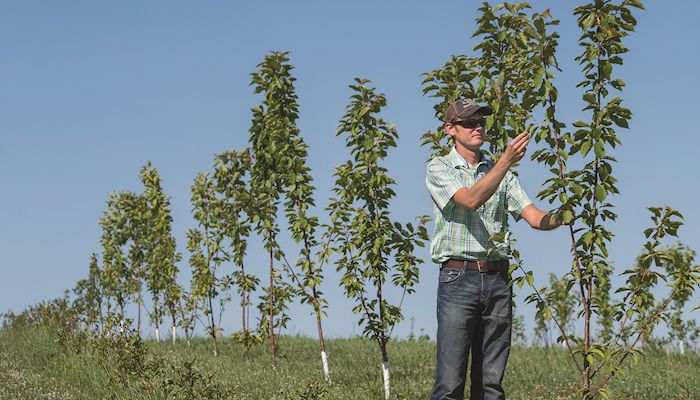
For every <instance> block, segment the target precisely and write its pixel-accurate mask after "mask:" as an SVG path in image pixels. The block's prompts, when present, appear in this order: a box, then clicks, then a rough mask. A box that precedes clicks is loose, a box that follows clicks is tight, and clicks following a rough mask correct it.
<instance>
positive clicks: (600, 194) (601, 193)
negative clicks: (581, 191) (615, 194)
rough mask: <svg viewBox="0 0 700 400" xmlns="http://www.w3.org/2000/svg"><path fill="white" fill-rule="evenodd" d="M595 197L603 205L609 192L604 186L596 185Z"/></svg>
mask: <svg viewBox="0 0 700 400" xmlns="http://www.w3.org/2000/svg"><path fill="white" fill-rule="evenodd" d="M595 196H596V199H597V200H598V202H600V203H602V202H604V201H605V198H606V197H607V196H608V191H607V190H605V188H604V187H603V185H595Z"/></svg>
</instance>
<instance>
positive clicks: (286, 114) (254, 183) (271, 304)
mask: <svg viewBox="0 0 700 400" xmlns="http://www.w3.org/2000/svg"><path fill="white" fill-rule="evenodd" d="M288 61H289V59H288V57H287V53H282V52H272V53H271V54H268V55H266V56H265V58H264V59H263V61H262V62H261V63H260V64H258V71H256V72H254V73H253V74H252V79H251V85H252V86H253V87H254V89H255V93H262V94H263V96H264V99H263V101H262V104H261V105H260V106H257V107H254V108H253V109H252V112H253V121H252V124H251V127H250V136H249V142H250V146H251V156H252V162H251V168H250V192H251V196H252V198H254V199H255V205H254V206H253V207H251V208H250V210H249V215H250V217H251V219H252V221H253V223H255V230H256V232H257V233H258V234H259V235H260V236H262V237H263V240H264V243H265V249H266V250H267V251H268V252H269V254H270V263H269V276H270V280H269V286H268V287H267V288H266V289H265V295H263V296H262V299H263V300H266V301H267V304H266V305H264V304H261V305H260V306H259V308H260V310H261V311H262V312H264V313H265V314H264V316H261V320H260V323H261V326H263V327H267V329H266V331H267V334H268V335H269V337H270V350H271V355H272V364H273V365H274V364H275V358H276V355H277V347H276V343H275V328H277V329H280V330H281V329H282V328H283V327H284V326H285V325H286V322H287V320H288V318H289V317H288V316H286V315H282V316H280V318H278V321H277V322H275V315H276V314H278V313H283V312H284V310H285V309H286V303H287V302H288V301H289V300H290V297H291V296H292V295H293V294H294V292H293V291H292V290H290V288H289V285H288V284H286V283H285V282H283V281H282V278H281V276H280V274H279V272H278V270H277V269H276V268H275V266H274V260H277V261H279V260H280V259H281V258H282V251H281V250H280V247H279V245H278V243H277V235H278V234H279V226H278V224H277V212H278V207H279V201H280V197H281V195H282V194H283V193H285V192H286V191H287V187H288V186H289V172H288V169H289V168H290V166H291V164H292V159H291V157H290V154H289V153H290V150H291V149H292V148H293V146H294V144H295V143H296V140H297V138H298V135H299V129H298V128H297V126H296V120H297V118H298V115H299V111H298V108H299V106H298V104H297V96H296V92H295V89H294V81H295V78H294V77H293V76H291V74H290V71H291V69H292V66H291V65H290V64H289V62H288Z"/></svg>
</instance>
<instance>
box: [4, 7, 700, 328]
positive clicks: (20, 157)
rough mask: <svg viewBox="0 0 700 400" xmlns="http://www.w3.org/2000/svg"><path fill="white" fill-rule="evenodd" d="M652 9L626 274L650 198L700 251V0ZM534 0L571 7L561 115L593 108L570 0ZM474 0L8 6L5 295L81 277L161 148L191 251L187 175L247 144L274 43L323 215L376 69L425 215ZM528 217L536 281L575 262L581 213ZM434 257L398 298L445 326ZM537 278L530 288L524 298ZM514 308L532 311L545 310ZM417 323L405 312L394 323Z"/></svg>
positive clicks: (634, 60)
mask: <svg viewBox="0 0 700 400" xmlns="http://www.w3.org/2000/svg"><path fill="white" fill-rule="evenodd" d="M431 4H432V3H431ZM646 6H647V11H644V12H638V13H637V15H638V20H639V25H638V28H637V32H636V33H634V34H632V36H631V37H630V38H628V39H627V40H626V44H627V45H628V47H629V48H630V50H631V52H630V53H629V54H627V55H625V65H624V66H623V67H622V68H620V69H617V70H616V71H615V74H617V75H618V76H619V77H621V78H623V79H624V80H626V82H627V88H626V89H625V91H624V92H623V94H622V96H623V98H624V99H625V102H626V104H627V106H628V107H630V108H631V110H632V111H633V113H634V117H633V119H632V121H631V129H629V130H627V131H624V130H621V131H620V132H619V133H620V136H621V138H622V140H623V145H622V146H621V147H620V148H618V149H617V150H616V151H615V153H614V155H615V156H616V157H617V159H618V161H619V163H618V164H617V165H616V169H615V175H616V176H617V177H618V178H619V180H620V185H619V187H620V190H621V194H620V195H619V196H615V197H613V198H612V201H613V202H614V203H615V204H616V205H617V212H618V213H619V220H618V222H617V223H616V224H614V225H612V226H611V228H612V230H613V231H614V232H615V233H616V237H615V239H614V242H613V245H612V246H610V247H611V259H612V260H613V261H614V263H615V266H616V267H617V271H618V272H620V271H622V270H623V269H624V268H625V267H627V266H629V265H630V264H631V263H632V262H633V261H634V258H635V256H636V254H638V252H639V250H640V247H641V245H642V243H643V241H644V238H643V235H642V230H643V229H644V228H645V227H647V226H648V224H649V216H648V215H649V214H648V212H647V211H646V207H647V206H658V205H664V204H668V205H671V206H672V207H674V208H677V209H678V210H680V211H681V212H682V213H683V214H684V215H685V217H686V224H687V225H686V226H685V227H684V228H682V229H681V231H680V236H681V240H683V241H684V242H685V243H687V244H689V245H690V246H692V247H693V248H696V249H700V211H699V209H698V207H697V205H694V204H695V203H696V201H697V200H696V199H697V197H698V196H699V195H700V193H699V190H698V186H697V182H698V178H697V171H698V169H697V167H696V166H695V165H694V164H693V162H694V161H695V160H696V159H697V148H698V147H699V146H700V139H699V138H698V127H697V116H698V115H699V114H700V112H699V111H698V105H699V104H698V101H697V94H698V93H700V83H699V80H698V78H697V72H696V71H697V65H698V64H699V63H700V60H699V59H698V55H697V51H696V49H697V47H698V46H697V38H698V37H700V31H699V28H698V23H697V15H699V14H700V5H698V3H697V2H691V1H674V2H662V1H659V0H656V1H647V2H646ZM533 7H534V9H536V10H541V9H543V8H545V7H551V8H552V12H553V14H554V15H555V17H557V18H559V19H561V21H562V23H561V25H560V27H559V28H558V30H559V33H560V35H561V40H560V50H559V53H558V54H559V59H560V62H561V66H562V68H563V69H564V71H563V72H562V73H560V78H559V80H558V85H559V89H560V102H559V108H560V111H561V117H562V118H561V119H563V120H565V121H572V120H574V119H585V118H586V115H585V114H582V113H580V111H579V110H580V108H582V102H581V100H580V91H579V90H577V89H576V88H575V84H576V82H577V81H578V79H579V75H580V74H579V72H578V71H579V67H578V66H577V65H576V64H575V63H574V61H573V59H574V57H575V56H576V55H577V53H578V51H579V49H578V47H577V45H576V39H577V37H578V30H577V27H576V26H575V20H574V19H573V17H572V15H571V10H572V8H573V2H561V1H557V2H554V1H549V2H545V1H535V2H533ZM476 9H477V2H467V1H443V2H440V4H439V6H435V5H432V6H431V5H430V4H429V3H428V2H416V1H408V2H407V1H383V2H376V1H373V2H372V1H354V2H328V1H305V2H289V1H268V2H258V3H255V2H217V1H210V2H196V3H194V2H184V1H149V2H140V1H138V2H137V1H123V2H93V1H71V2H27V1H4V2H2V3H0V51H1V52H2V63H0V81H1V82H2V83H1V84H0V88H1V92H2V95H0V135H2V136H1V137H2V144H1V145H0V186H1V189H0V190H1V193H2V195H1V196H0V268H2V279H0V310H1V311H5V310H8V309H11V310H14V311H18V310H20V309H22V308H23V307H25V306H26V305H29V304H33V303H36V302H38V301H41V300H44V299H50V298H54V297H57V296H60V295H61V294H62V292H63V290H65V289H69V288H72V287H73V285H74V284H75V282H76V281H77V280H78V279H80V278H83V277H84V276H85V275H86V273H87V268H88V261H89V256H90V254H91V253H93V252H99V251H100V245H99V237H100V229H99V225H98V220H99V218H100V216H101V213H102V210H103V209H104V207H105V200H106V199H107V196H108V193H109V192H111V191H119V190H136V191H140V190H141V187H140V183H139V180H138V171H139V169H140V167H141V166H142V165H143V164H145V163H146V162H147V161H148V160H151V161H152V162H153V163H154V164H155V166H156V167H157V168H158V169H159V171H160V173H161V176H162V179H163V186H164V188H165V190H166V192H167V193H168V194H169V195H170V196H172V208H173V211H174V220H175V222H174V234H175V236H176V238H177V241H178V249H179V250H180V251H183V253H184V252H185V232H186V231H187V229H188V228H190V227H192V226H193V220H192V217H191V213H190V209H191V206H190V203H189V198H190V193H189V188H190V185H191V184H192V182H193V180H194V177H195V176H196V174H197V173H198V172H203V171H206V170H208V169H209V168H210V166H211V162H212V156H213V154H214V153H216V152H221V151H223V150H226V149H228V148H231V147H233V148H238V149H240V148H243V147H245V146H246V145H247V135H248V133H247V130H248V127H249V125H250V107H252V106H254V105H256V104H258V103H259V101H260V99H259V97H258V96H256V95H254V94H253V93H252V90H251V88H250V87H249V86H248V83H249V78H250V75H249V74H250V73H251V72H253V71H254V70H255V67H256V65H257V64H258V63H259V62H260V61H261V60H262V58H263V56H264V55H265V54H266V53H267V52H269V51H271V50H280V51H290V52H291V55H290V57H291V62H292V63H293V65H294V66H295V69H294V71H293V73H294V75H295V76H296V77H297V78H298V81H297V92H298V95H299V102H300V105H301V114H300V118H299V121H298V124H299V127H300V128H301V132H302V135H303V137H304V139H305V140H306V142H307V143H308V144H309V146H310V150H309V151H310V154H309V165H310V167H311V168H312V172H313V176H314V178H315V184H316V186H317V193H316V198H317V204H318V208H317V210H316V211H317V212H318V215H319V216H320V218H321V220H322V221H324V222H325V221H327V216H326V213H325V211H324V210H323V208H324V207H325V205H326V204H327V201H328V200H327V199H328V196H329V194H330V189H331V187H332V184H333V179H332V174H333V169H334V167H335V166H336V165H337V164H339V163H341V162H343V161H344V160H346V159H347V158H348V156H349V154H348V152H347V151H346V149H345V147H344V140H343V139H342V138H338V137H336V136H335V130H336V127H337V122H338V119H339V118H340V117H341V116H342V114H343V111H344V108H345V106H346V105H347V104H348V96H349V95H350V90H349V89H348V87H347V85H348V84H349V83H351V82H352V79H353V78H354V77H363V78H368V79H371V80H372V81H373V82H374V84H375V85H376V86H377V88H378V90H379V91H380V92H383V93H385V94H386V96H387V99H388V107H387V108H386V109H385V111H384V113H383V116H384V118H385V119H386V120H388V121H389V122H392V123H395V124H396V125H397V128H398V131H399V133H400V141H399V146H398V148H396V149H394V150H393V152H391V153H390V156H389V158H388V160H387V166H388V168H389V171H390V174H391V175H392V176H393V177H395V179H396V181H397V183H398V185H397V188H396V189H397V190H396V192H397V198H395V199H394V201H393V202H392V215H393V216H394V218H396V219H397V220H400V221H408V220H410V219H412V218H413V217H414V216H417V215H422V214H431V201H430V198H429V195H428V193H427V191H426V189H425V186H424V179H425V166H424V163H423V160H425V159H426V158H427V157H428V152H429V151H428V149H426V148H421V147H420V146H419V137H420V135H421V134H423V133H424V132H425V131H427V130H429V129H433V128H434V127H435V126H436V123H437V121H436V120H435V119H434V116H433V109H432V105H433V100H432V99H430V98H427V97H424V96H422V95H421V86H420V81H421V77H420V74H421V73H423V72H427V71H430V70H432V69H435V68H438V67H440V66H441V65H442V64H443V63H444V62H445V61H446V60H448V58H449V57H450V55H452V54H465V53H466V54H473V53H472V52H471V49H472V47H473V46H474V44H475V42H474V40H473V39H471V38H470V36H471V33H472V31H473V30H474V27H473V20H474V17H475V14H476ZM535 148H536V147H535V146H533V147H532V148H531V150H530V152H532V151H533V150H534V149H535ZM520 171H521V182H522V184H523V186H524V188H525V189H526V191H527V192H528V193H529V194H530V196H531V197H532V198H533V199H535V195H536V193H537V192H538V190H539V188H540V185H541V184H542V182H543V181H544V179H546V178H547V177H548V176H549V175H548V172H547V171H546V169H545V168H544V167H543V166H541V165H539V164H537V163H536V162H532V161H529V159H528V161H526V162H524V163H523V166H522V167H521V170H520ZM537 203H538V204H539V205H540V207H541V208H546V207H547V205H546V204H542V203H541V202H537ZM430 229H431V230H432V225H431V227H430ZM514 231H515V234H516V235H517V237H518V239H519V248H520V250H521V252H522V254H523V256H524V258H525V260H526V261H527V262H528V264H529V268H530V269H533V270H534V271H535V272H536V276H537V281H538V283H544V282H545V280H546V273H547V272H556V273H558V274H559V275H561V274H562V273H563V272H564V271H566V270H568V268H569V265H570V261H569V241H568V239H567V234H568V231H567V230H564V229H561V230H557V231H553V232H539V231H534V230H531V229H530V228H529V227H527V226H525V223H524V222H521V223H519V224H517V225H515V227H514ZM285 245H286V246H287V249H289V250H288V254H291V255H295V254H296V248H295V247H293V246H291V245H289V242H285ZM249 248H250V251H249V256H248V258H247V265H248V268H249V270H256V271H257V272H258V273H259V275H260V276H261V277H264V276H265V257H264V254H263V252H262V246H261V245H260V243H259V241H258V240H257V239H256V238H251V240H250V245H249ZM420 255H421V256H422V257H423V258H424V259H425V260H426V263H425V264H424V265H422V266H421V283H420V285H419V286H418V287H417V291H416V293H415V294H413V295H412V296H411V297H410V298H408V299H407V300H406V302H405V307H404V312H405V315H406V317H407V321H408V319H409V318H411V317H413V318H414V319H415V332H416V334H418V333H420V330H421V329H424V331H425V333H427V334H429V335H430V336H431V337H434V336H435V330H436V322H435V292H436V287H437V286H436V277H437V266H435V265H433V264H431V263H430V262H429V255H428V250H427V248H425V249H422V250H420ZM180 268H181V269H182V271H183V273H182V275H181V277H180V280H181V281H182V282H188V281H189V266H188V264H187V257H185V259H184V261H183V262H182V263H181V265H180ZM338 278H339V276H338V274H337V273H335V271H334V269H331V270H328V271H327V272H326V281H325V282H324V291H325V293H326V295H327V297H328V300H329V303H330V310H329V318H328V319H327V320H326V322H325V329H326V331H327V334H328V335H329V336H348V335H351V334H353V333H359V332H361V329H359V328H357V327H355V322H356V318H355V317H354V316H353V315H352V313H351V307H352V304H351V303H350V302H349V301H348V300H346V299H345V297H344V295H343V293H342V291H341V290H340V289H339V288H338ZM525 294H527V292H523V291H521V295H520V296H519V297H518V298H517V300H516V301H518V302H519V303H520V304H521V305H522V302H523V299H524V295H525ZM235 301H236V302H237V299H236V300H235ZM695 302H696V303H697V298H696V301H695ZM238 312H239V310H238V307H237V306H236V305H235V304H232V305H231V306H230V307H229V312H227V313H226V314H225V322H224V328H225V329H226V332H227V333H231V332H232V331H233V330H236V329H238V321H239V314H238ZM291 312H292V321H291V323H290V329H289V332H292V333H296V332H299V333H302V334H308V335H311V336H315V334H316V333H315V327H314V325H313V319H312V317H311V316H310V313H309V310H308V308H306V307H304V306H299V305H295V306H293V307H292V308H291ZM519 312H520V313H523V314H525V316H526V320H527V321H528V324H529V326H531V324H530V322H529V321H531V320H532V317H533V311H532V308H531V307H524V306H520V307H519ZM408 331H409V323H408V322H405V323H403V324H402V325H401V326H399V327H398V328H397V330H396V332H395V333H397V334H399V335H401V336H404V335H406V334H407V333H408Z"/></svg>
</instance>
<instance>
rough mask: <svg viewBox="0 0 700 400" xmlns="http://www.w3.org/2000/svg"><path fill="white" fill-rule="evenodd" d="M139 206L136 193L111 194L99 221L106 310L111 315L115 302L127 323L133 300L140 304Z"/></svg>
mask: <svg viewBox="0 0 700 400" xmlns="http://www.w3.org/2000/svg"><path fill="white" fill-rule="evenodd" d="M140 203H141V198H140V197H139V196H138V195H136V194H135V193H132V192H120V193H111V194H110V196H109V199H108V200H107V209H106V210H105V211H104V215H103V216H102V218H100V226H101V227H102V236H101V238H100V242H101V244H102V271H101V282H102V288H103V294H104V300H105V305H106V308H107V310H106V311H107V313H108V314H109V313H110V312H111V311H112V310H111V308H112V301H114V302H115V303H116V306H117V308H118V310H117V312H118V314H119V315H120V316H122V321H125V320H124V318H123V317H124V312H125V308H126V305H127V303H128V302H129V300H130V299H132V298H134V299H136V302H137V303H138V304H139V305H140V304H141V303H140V302H139V299H140V298H141V297H140V296H141V275H142V272H141V270H142V267H143V253H142V251H141V247H140V245H139V236H138V229H137V223H136V218H134V216H135V215H136V214H138V210H139V209H140V207H141V206H140ZM127 249H128V251H127ZM139 310H140V308H139ZM121 328H123V326H122V327H121Z"/></svg>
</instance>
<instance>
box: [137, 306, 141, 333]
mask: <svg viewBox="0 0 700 400" xmlns="http://www.w3.org/2000/svg"><path fill="white" fill-rule="evenodd" d="M137 321H138V322H137V323H136V329H137V332H138V333H139V337H141V302H139V312H138V317H137Z"/></svg>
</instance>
